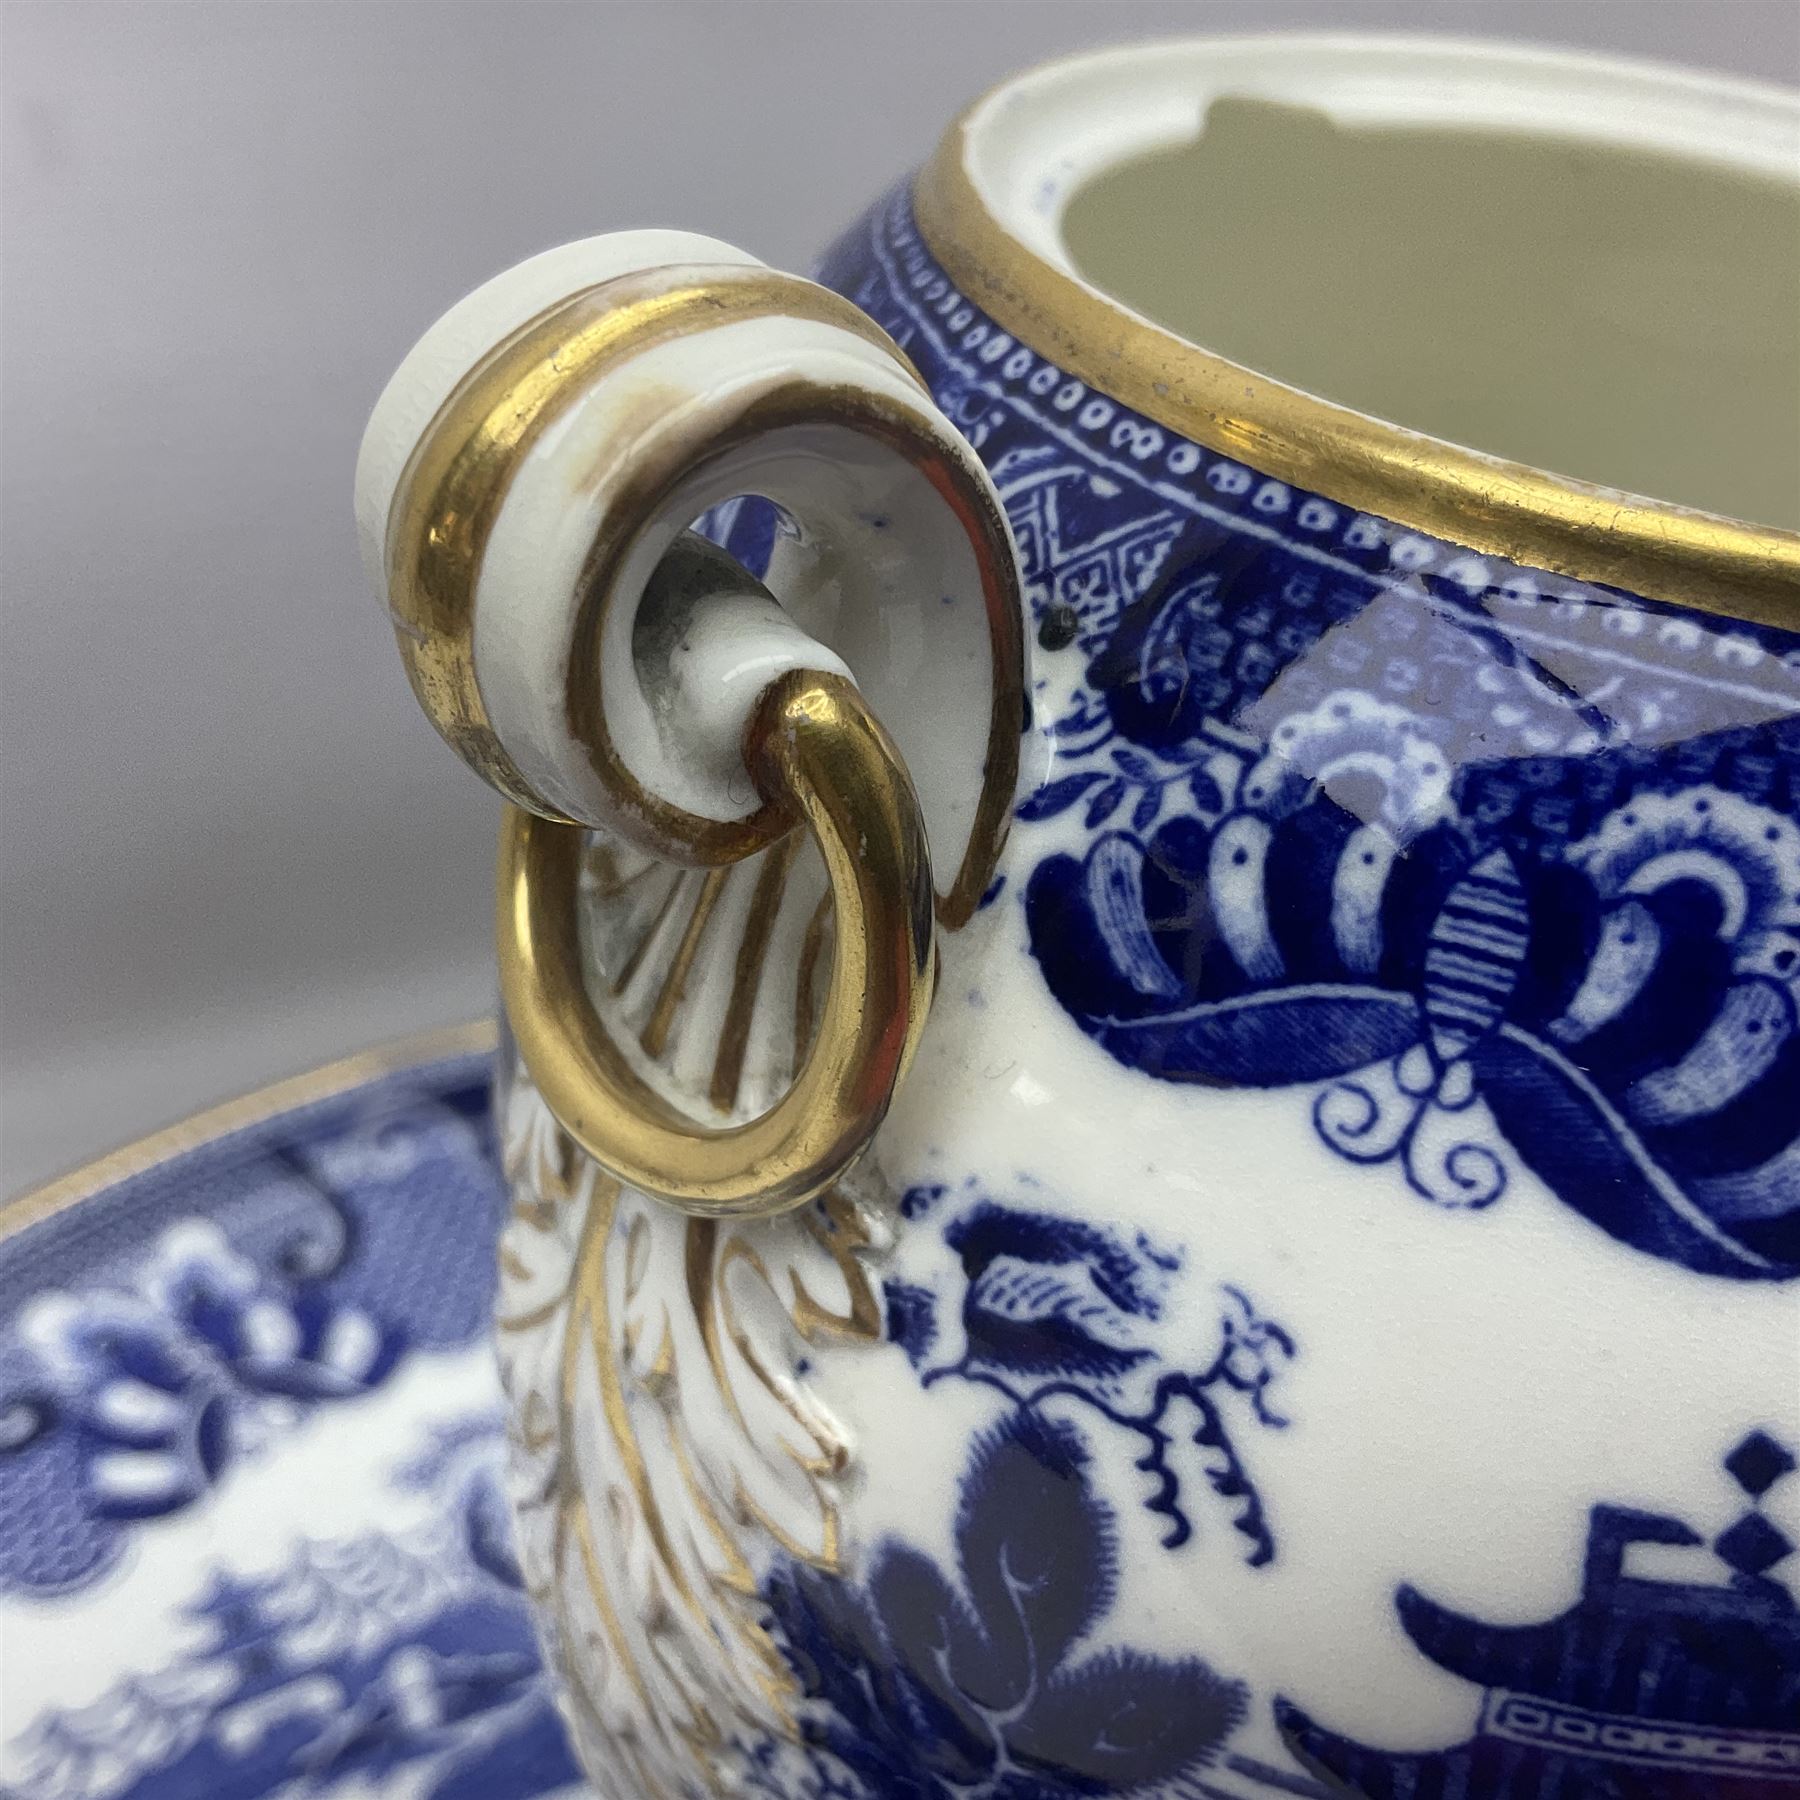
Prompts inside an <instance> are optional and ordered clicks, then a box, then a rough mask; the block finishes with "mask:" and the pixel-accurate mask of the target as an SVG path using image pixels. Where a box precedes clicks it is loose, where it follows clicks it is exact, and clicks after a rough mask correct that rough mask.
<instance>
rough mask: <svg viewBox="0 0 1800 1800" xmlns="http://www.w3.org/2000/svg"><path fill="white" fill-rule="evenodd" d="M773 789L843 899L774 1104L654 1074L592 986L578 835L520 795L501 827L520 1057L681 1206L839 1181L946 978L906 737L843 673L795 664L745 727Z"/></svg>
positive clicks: (569, 1117) (598, 1138)
mask: <svg viewBox="0 0 1800 1800" xmlns="http://www.w3.org/2000/svg"><path fill="white" fill-rule="evenodd" d="M744 760H745V763H746V766H747V767H748V768H749V770H750V774H751V777H752V779H753V780H754V781H755V783H756V785H757V788H758V790H759V791H760V793H761V794H762V796H763V798H764V799H765V800H766V801H768V802H769V803H770V804H771V805H772V806H775V807H779V808H781V809H783V810H784V811H785V812H787V814H788V815H789V817H790V818H792V819H793V821H794V823H795V824H802V823H803V824H804V825H805V826H806V828H807V830H808V831H809V832H810V833H811V835H812V838H813V841H814V842H815V843H816V844H817V845H818V847H819V851H820V854H821V855H822V856H823V858H824V861H825V868H826V873H827V875H828V877H829V880H830V885H831V896H832V903H833V905H834V907H835V908H836V912H837V933H836V945H835V948H834V950H833V955H832V967H831V979H830V983H829V986H828V988H827V990H826V995H825V1003H824V1009H823V1012H822V1014H821V1017H820V1021H819V1028H818V1031H817V1033H816V1034H815V1036H814V1038H813V1041H812V1047H811V1049H810V1050H809V1051H808V1052H807V1056H806V1060H805V1062H804V1063H803V1065H802V1066H801V1069H800V1072H799V1074H798V1075H797V1076H796V1078H795V1080H794V1082H793V1085H792V1086H791V1087H790V1088H789V1089H788V1091H787V1092H786V1093H785V1094H784V1095H783V1096H782V1098H781V1099H780V1100H778V1101H777V1102H776V1103H775V1104H774V1106H772V1107H771V1108H770V1109H769V1110H768V1111H767V1112H765V1113H763V1114H762V1115H761V1116H760V1117H757V1118H754V1119H750V1120H747V1121H745V1122H744V1123H742V1124H737V1125H730V1126H725V1127H714V1126H707V1125H704V1124H702V1123H701V1122H700V1121H699V1120H697V1119H695V1118H693V1117H692V1116H690V1115H689V1114H688V1113H686V1112H684V1111H683V1110H682V1109H681V1108H680V1107H678V1106H677V1105H676V1104H675V1103H674V1102H673V1101H672V1100H671V1099H670V1098H669V1097H668V1096H667V1095H666V1094H665V1093H663V1092H661V1091H660V1090H659V1089H658V1088H656V1087H654V1086H652V1085H651V1083H650V1082H649V1081H647V1080H646V1079H645V1078H644V1076H643V1075H641V1074H640V1073H639V1072H638V1070H637V1069H636V1068H634V1067H633V1066H632V1064H631V1062H630V1061H629V1060H628V1058H627V1056H626V1054H625V1052H624V1051H623V1050H621V1048H620V1047H619V1045H618V1044H617V1043H616V1042H615V1041H614V1039H613V1037H612V1035H611V1033H610V1032H609V1031H608V1030H607V1027H606V1024H605V1022H604V1021H603V1020H602V1019H601V1017H600V1015H599V1013H598V1012H597V1010H596V1009H595V1007H594V1004H593V1002H592V1000H591V999H590V998H589V994H588V987H587V980H586V973H585V971H584V969H583V959H582V951H581V913H580V888H579V882H580V871H581V849H582V841H583V836H584V834H583V831H582V829H581V828H580V827H579V826H575V825H569V824H564V823H562V822H560V821H557V820H552V819H545V818H541V817H538V816H535V815H533V814H531V813H528V812H525V811H523V810H522V809H520V808H517V807H509V808H508V809H507V815H506V820H505V823H504V825H503V826H502V829H501V838H500V880H499V896H498V898H499V917H498V925H499V931H498V937H499V949H500V986H501V992H502V995H503V996H504V999H505V1002H506V1011H507V1014H508V1016H509V1018H510V1020H511V1023H512V1029H513V1034H514V1037H515V1039H516V1040H517V1043H518V1048H519V1054H520V1056H521V1057H522V1058H523V1060H524V1063H525V1066H526V1068H527V1069H529V1070H530V1072H531V1077H532V1080H533V1081H534V1082H535V1083H536V1084H537V1087H538V1089H539V1091H540V1092H541V1093H542V1095H543V1097H544V1100H545V1101H546V1103H547V1104H548V1105H549V1107H550V1110H551V1111H552V1112H553V1113H554V1114H555V1115H556V1118H557V1119H558V1121H559V1122H560V1123H561V1125H562V1126H563V1128H564V1129H565V1130H566V1131H567V1132H568V1133H569V1135H570V1136H571V1137H573V1138H574V1139H575V1141H576V1142H577V1143H578V1144H580V1146H581V1147H582V1149H584V1150H585V1151H586V1152H587V1153H588V1155H590V1156H591V1157H592V1158H593V1159H594V1160H595V1162H597V1163H598V1164H600V1166H601V1167H602V1168H604V1169H606V1170H607V1171H608V1172H609V1173H610V1174H612V1175H614V1176H616V1177H617V1178H618V1179H619V1180H621V1181H623V1182H625V1183H627V1184H628V1185H629V1186H631V1187H634V1188H638V1189H640V1190H641V1191H642V1192H644V1193H647V1194H650V1195H652V1196H654V1197H656V1198H658V1199H661V1200H665V1201H667V1202H669V1203H670V1204H671V1205H674V1206H677V1207H679V1208H681V1209H682V1210H684V1211H687V1212H693V1213H701V1214H708V1215H714V1216H718V1215H734V1216H737V1217H755V1216H767V1215H769V1214H773V1213H780V1212H786V1211H788V1210H789V1209H790V1208H792V1207H796V1206H800V1205H803V1204H804V1203H805V1202H806V1201H808V1200H812V1199H814V1198H816V1197H817V1196H818V1195H820V1194H822V1193H823V1192H825V1190H826V1189H828V1188H829V1187H830V1186H831V1185H832V1184H833V1183H834V1182H835V1181H837V1180H838V1179H839V1178H840V1177H842V1176H843V1175H844V1174H845V1173H846V1172H847V1171H848V1170H849V1168H850V1166H851V1165H852V1164H853V1163H854V1162H855V1161H856V1159H857V1157H858V1156H859V1155H861V1153H862V1151H863V1149H864V1148H865V1147H866V1146H867V1144H868V1142H869V1139H870V1138H871V1137H872V1136H873V1135H874V1133H875V1130H876V1127H877V1126H879V1125H880V1123H881V1121H882V1119H883V1118H884V1117H885V1116H886V1114H887V1109H888V1104H889V1102H890V1101H891V1100H892V1098H893V1095H894V1090H895V1088H896V1087H897V1086H898V1085H899V1082H900V1080H901V1078H902V1076H903V1075H904V1074H905V1073H906V1069H907V1065H908V1064H909V1063H910V1062H911V1060H912V1055H913V1051H914V1049H915V1048H916V1047H917V1045H918V1041H919V1033H920V1032H921V1030H922V1029H923V1028H924V1024H925V1015H926V1012H927V1010H928V1009H929V1007H930V1004H931V992H932V986H933V983H934V981H935V979H936V973H937V960H936V945H935V941H934V936H933V928H932V911H933V895H932V877H931V861H930V855H929V852H928V850H927V846H926V840H925V829H924V824H923V821H922V819H921V817H920V812H919V801H918V796H917V795H916V794H915V793H914V792H913V785H912V780H911V777H910V776H909V775H908V774H907V772H906V766H905V764H904V763H903V762H902V761H901V759H900V755H899V752H898V751H897V750H896V749H895V747H894V744H893V741H892V740H891V739H890V738H889V737H888V734H887V733H886V731H884V730H883V729H882V727H881V724H880V722H879V721H878V720H877V719H876V718H875V716H874V715H873V714H872V713H871V712H870V711H869V709H868V707H867V706H866V705H865V704H864V702H863V699H862V696H861V695H860V694H859V693H858V692H857V690H856V688H855V687H854V686H853V685H852V684H851V683H850V682H848V681H846V680H845V679H843V677H841V676H837V675H828V674H819V673H814V672H811V671H807V670H796V671H794V672H792V673H790V674H787V675H784V676H782V677H781V678H780V679H779V680H777V681H776V682H775V683H774V684H773V685H772V686H770V687H769V688H768V690H767V691H766V692H765V693H764V694H763V696H762V699H761V701H760V702H759V704H758V706H757V708H756V710H755V712H754V713H753V715H752V717H751V721H750V725H749V727H748V730H747V732H746V734H745V758H744Z"/></svg>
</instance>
